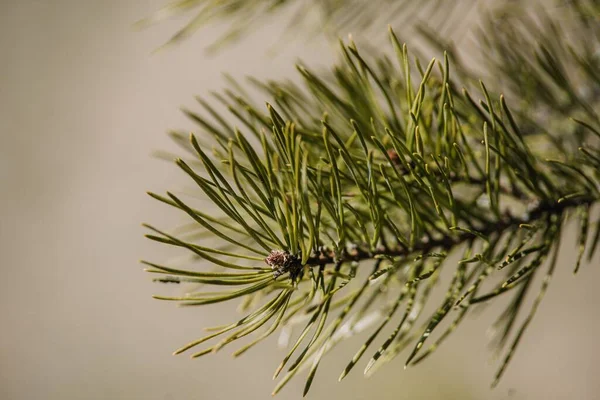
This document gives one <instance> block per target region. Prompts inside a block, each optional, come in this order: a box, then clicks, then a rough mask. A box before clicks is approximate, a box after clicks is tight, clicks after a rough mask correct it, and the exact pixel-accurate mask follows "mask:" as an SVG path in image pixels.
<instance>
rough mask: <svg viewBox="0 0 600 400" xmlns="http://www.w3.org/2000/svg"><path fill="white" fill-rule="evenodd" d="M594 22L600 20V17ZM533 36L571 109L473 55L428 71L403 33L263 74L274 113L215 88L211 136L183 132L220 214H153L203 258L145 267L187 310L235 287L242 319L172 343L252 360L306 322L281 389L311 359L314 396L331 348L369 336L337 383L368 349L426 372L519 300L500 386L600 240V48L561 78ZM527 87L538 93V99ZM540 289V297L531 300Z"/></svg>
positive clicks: (168, 235) (188, 200)
mask: <svg viewBox="0 0 600 400" xmlns="http://www.w3.org/2000/svg"><path fill="white" fill-rule="evenodd" d="M576 3H577V5H581V4H585V5H586V7H588V6H589V7H597V5H596V3H595V2H587V3H585V2H576ZM580 9H586V10H587V9H588V8H585V7H584V8H579V9H578V8H572V9H570V10H571V11H572V12H573V13H574V14H573V15H576V16H578V17H581V18H592V19H593V18H596V17H595V14H591V16H590V15H589V14H585V13H583V12H580V11H579V10H580ZM596 9H597V8H596ZM546 26H547V25H546ZM587 26H588V28H589V29H590V30H591V32H592V33H594V34H596V35H597V34H598V32H600V31H599V29H600V25H599V24H596V25H594V24H591V23H590V24H589V25H587ZM586 34H589V32H587V31H586ZM500 35H501V34H500ZM540 37H541V39H540ZM536 38H537V39H536V40H538V41H537V42H536V43H537V44H535V45H536V46H538V48H539V49H540V52H539V53H536V54H538V55H539V56H538V57H535V58H534V60H533V61H532V60H531V59H527V60H529V61H528V62H530V63H531V65H532V69H530V70H529V71H530V73H531V74H532V76H535V77H537V78H539V79H540V84H539V85H542V83H541V82H542V81H543V82H544V85H546V86H539V85H538V86H536V87H544V88H545V87H555V89H554V90H563V91H564V92H565V93H567V97H564V96H563V97H557V99H560V100H561V101H564V102H565V103H563V102H559V101H558V100H557V101H554V100H552V99H553V97H552V96H551V95H550V94H548V93H547V92H546V91H543V92H541V93H542V94H539V95H534V94H532V92H528V91H526V88H524V87H522V86H519V85H515V86H512V87H509V90H508V91H507V92H506V93H507V94H506V97H505V96H503V95H500V94H497V93H500V92H501V90H500V89H501V88H498V87H497V86H496V84H497V83H498V82H495V83H494V86H493V87H490V88H489V89H488V87H487V86H486V85H485V84H484V83H482V82H477V81H476V80H475V79H473V78H472V76H473V75H472V73H471V72H468V71H466V70H464V67H463V66H462V65H460V64H458V67H457V68H458V69H461V71H460V72H459V73H458V74H457V76H458V77H459V78H460V79H461V80H462V81H461V80H459V79H458V78H455V77H454V73H453V69H452V67H451V65H452V63H451V60H450V57H449V56H448V54H445V55H444V57H443V58H442V59H441V60H439V61H438V60H436V59H432V60H431V61H430V62H429V63H428V64H427V65H425V64H422V63H421V62H420V59H419V58H415V59H412V58H411V57H410V55H409V52H408V49H407V46H406V45H403V44H401V42H400V41H399V40H398V39H397V37H396V35H395V34H394V32H393V31H391V30H390V41H391V47H392V51H391V52H390V54H389V55H382V56H379V57H365V56H363V55H362V54H361V53H360V52H359V50H358V48H357V46H356V45H355V44H354V43H353V42H351V41H350V42H349V43H347V44H341V46H340V53H341V58H342V61H340V62H339V63H338V64H337V65H336V66H335V67H334V69H333V71H332V73H330V74H323V73H318V72H315V71H312V70H310V69H309V68H307V67H304V66H298V72H299V74H300V76H301V78H302V81H301V83H299V84H295V83H292V82H266V83H263V82H258V81H256V80H252V83H253V84H254V85H255V86H256V87H258V88H259V89H261V90H262V91H263V93H265V95H266V96H267V97H269V98H271V99H272V101H271V102H270V103H268V104H266V106H257V105H255V104H254V103H253V101H252V100H251V99H250V98H248V96H246V95H244V94H243V89H242V88H241V86H238V85H237V84H233V86H232V89H231V90H226V91H225V92H224V93H223V94H215V98H216V100H217V101H218V102H220V103H222V104H223V105H224V106H225V107H226V108H227V109H228V110H229V111H230V113H231V118H228V117H226V116H224V115H221V114H220V113H218V112H216V111H215V109H214V108H213V107H212V106H211V105H210V103H209V102H207V101H206V100H204V99H198V100H199V103H200V106H201V107H202V108H203V112H201V113H197V112H194V111H191V110H184V112H185V113H186V114H187V115H188V116H189V117H190V118H191V119H192V120H193V121H194V122H195V123H197V124H198V126H199V128H200V131H201V134H191V135H189V134H188V133H185V132H177V131H174V132H171V136H172V138H173V139H174V140H175V142H176V143H178V144H179V145H180V146H181V147H182V150H183V151H184V152H185V156H181V157H177V158H176V165H177V166H178V167H179V169H181V170H182V171H183V172H184V173H185V174H186V175H187V176H188V177H189V179H190V181H191V182H193V183H194V185H195V186H197V187H198V189H200V192H201V193H202V198H203V199H208V200H209V201H210V202H211V203H212V204H213V205H214V208H215V210H216V211H215V210H210V211H206V210H203V209H202V207H201V206H200V205H197V204H194V203H195V199H194V198H193V197H191V196H186V197H184V195H180V194H174V193H171V192H168V193H167V194H166V195H159V194H155V193H150V195H151V196H152V197H153V198H155V199H157V200H159V201H161V202H163V203H165V204H167V205H169V206H171V207H173V208H175V209H177V210H178V211H179V212H181V213H183V214H184V215H186V216H187V217H189V219H190V223H188V224H186V225H184V226H182V227H180V228H178V229H176V230H173V231H169V232H167V231H165V230H160V229H158V228H155V227H152V226H150V225H146V226H147V227H148V229H150V230H151V233H150V234H148V235H147V237H148V238H149V239H151V240H154V241H156V242H159V243H162V244H166V245H168V246H174V247H178V248H183V249H184V250H185V251H186V252H187V253H188V254H189V255H190V259H189V260H187V261H186V262H185V264H189V265H173V264H169V265H163V264H158V263H154V262H148V261H144V263H145V264H146V265H147V267H148V268H147V270H148V271H149V272H151V273H153V274H156V275H157V276H159V277H158V278H156V281H159V282H164V283H179V284H181V285H183V286H184V289H183V291H184V294H179V295H175V296H156V298H158V299H162V300H167V301H174V302H177V303H179V304H181V305H183V306H198V305H207V304H214V303H222V302H226V301H229V300H233V299H239V300H241V306H240V309H241V310H242V311H243V312H244V313H245V316H244V317H243V318H241V319H239V320H238V321H236V322H233V323H231V324H228V325H224V326H218V327H214V328H209V331H210V333H209V334H208V335H207V336H204V337H201V338H199V339H196V340H194V341H192V342H190V343H189V344H187V345H185V346H183V347H181V348H180V349H178V350H177V351H176V352H175V353H176V354H180V353H184V352H188V351H189V352H191V354H192V357H200V356H203V355H206V354H209V353H214V352H216V351H220V350H221V349H223V348H224V347H226V346H230V345H231V344H233V343H240V342H241V343H243V344H242V345H241V347H239V348H238V349H237V350H235V352H234V355H236V356H239V355H241V354H243V353H246V352H247V351H249V350H250V349H251V348H253V347H254V346H255V345H257V344H258V343H260V342H261V341H263V340H265V339H266V338H268V337H270V336H271V335H273V334H275V333H276V332H278V331H282V330H285V331H287V330H289V329H292V328H298V329H299V333H298V335H297V336H296V340H295V341H294V342H293V343H292V344H291V346H289V347H290V349H289V352H288V353H287V354H286V356H285V357H284V359H283V361H282V362H281V364H280V365H279V366H278V367H277V369H276V371H275V377H280V376H281V379H280V380H279V382H278V384H277V386H276V388H275V390H274V393H277V392H278V391H279V390H281V389H282V388H283V387H284V386H285V385H286V384H287V383H288V382H289V381H290V379H292V378H293V377H295V376H296V375H297V374H298V373H299V372H301V371H307V375H306V384H305V390H304V394H306V393H307V392H308V390H309V389H310V387H311V384H312V382H313V380H314V378H315V376H316V372H317V369H318V367H319V366H320V365H321V362H322V361H323V359H324V356H325V354H326V353H328V352H329V351H330V350H331V349H332V348H333V347H334V346H336V345H337V344H338V343H340V342H341V341H343V340H344V339H346V338H348V337H350V336H352V335H354V334H356V333H358V332H362V331H368V332H370V335H369V336H368V338H367V340H366V341H365V343H364V344H363V345H362V346H361V347H360V348H358V349H356V350H354V352H351V357H349V361H348V364H347V367H346V368H345V369H344V370H343V371H342V373H341V375H340V380H342V379H343V378H344V377H346V376H347V374H349V373H350V372H351V371H352V370H353V369H354V367H355V366H356V365H357V364H358V363H359V362H360V361H365V362H366V367H365V369H364V372H365V374H367V375H368V374H371V373H373V372H374V371H376V370H377V369H378V368H379V367H380V366H382V365H383V364H385V363H387V362H389V361H391V360H392V359H394V358H395V357H396V356H398V355H399V354H400V353H402V352H403V351H405V350H406V351H407V352H408V355H407V357H406V359H405V366H412V365H415V364H418V363H420V362H421V361H422V360H424V359H425V358H427V357H428V356H430V355H431V354H432V353H434V352H435V350H436V349H437V348H438V347H439V345H440V344H442V342H444V341H445V340H446V339H447V338H448V337H449V335H450V334H451V333H453V332H454V331H455V330H456V328H457V327H458V326H459V325H460V323H461V322H462V321H464V319H465V317H466V316H467V315H468V314H469V312H470V311H472V310H473V309H474V308H475V307H476V306H477V305H478V304H481V303H485V302H491V301H494V300H496V299H498V298H502V297H504V298H506V297H509V298H510V302H509V305H508V306H507V308H506V310H505V311H504V312H503V313H502V314H501V315H500V316H499V318H498V321H497V322H496V324H495V325H494V327H495V328H496V334H497V336H496V340H495V343H496V345H497V346H498V349H499V350H503V351H504V352H505V356H504V358H503V359H502V361H501V362H500V365H499V367H498V372H497V374H496V376H495V378H494V381H493V384H494V385H495V384H496V383H497V382H498V381H499V380H500V378H501V377H502V375H503V373H504V371H505V369H506V367H507V365H508V364H509V362H510V360H511V359H512V357H513V355H514V352H515V350H516V348H517V346H518V344H519V341H520V339H521V338H522V336H523V333H524V332H525V330H526V329H527V327H528V326H529V324H530V322H531V320H532V318H533V316H534V314H535V312H536V311H537V309H538V307H539V304H540V302H541V300H542V299H543V297H544V294H545V293H546V290H547V289H548V286H549V284H550V280H551V277H552V275H553V273H554V272H555V270H556V268H558V267H571V268H572V269H573V271H574V272H575V273H577V272H578V271H579V270H580V266H581V264H582V262H583V261H584V260H588V261H589V260H591V259H592V258H593V257H594V254H595V251H596V250H597V248H598V246H599V242H600V221H599V220H598V218H597V217H596V218H594V217H593V216H594V215H595V213H594V212H593V211H594V207H595V206H596V204H597V203H598V201H600V191H599V183H600V148H598V142H599V139H600V121H599V119H598V114H597V111H596V110H597V109H598V96H595V95H591V94H590V95H586V96H582V95H580V94H578V92H577V88H578V87H581V86H580V85H584V86H585V87H586V88H587V90H589V91H590V92H589V93H592V94H593V93H598V91H599V89H600V79H599V77H598V75H597V74H596V73H595V71H597V70H598V69H597V68H595V67H594V66H598V63H599V62H600V61H599V60H598V57H597V55H594V54H595V53H594V51H597V49H594V48H593V47H591V46H588V45H587V44H586V45H584V46H580V47H574V46H571V52H572V54H575V55H577V57H574V58H573V59H571V60H570V61H569V62H572V63H573V65H571V67H570V68H569V71H570V73H575V74H577V76H578V79H579V81H578V82H577V84H575V83H573V82H574V81H573V80H572V78H571V74H562V73H559V72H560V68H558V66H557V64H556V62H554V61H553V60H555V59H558V58H556V57H555V56H554V54H556V53H555V51H556V50H552V49H553V48H554V47H553V48H551V47H549V46H546V45H545V44H544V43H545V41H546V40H550V39H551V38H554V39H555V40H556V39H557V38H556V37H551V36H548V37H544V36H543V35H542V36H536ZM503 40H505V39H498V40H495V42H493V43H496V44H495V45H494V44H493V43H492V42H491V41H490V42H488V43H492V44H491V45H493V46H497V47H495V49H496V50H497V49H499V48H500V49H503V51H505V52H508V51H511V52H513V51H514V52H519V54H520V56H518V57H517V56H515V57H516V58H513V59H512V60H516V61H517V62H515V63H511V62H510V61H506V63H505V64H503V65H504V67H505V68H506V69H505V71H506V73H505V75H502V76H503V78H504V79H511V74H512V73H513V72H511V71H514V69H515V68H517V67H518V65H517V64H519V63H522V62H524V58H519V57H525V54H526V50H525V49H521V48H519V47H518V46H517V47H515V48H514V49H509V48H508V47H507V46H505V43H506V42H505V41H503ZM565 40H570V39H565ZM571 43H572V42H571ZM522 46H534V44H532V43H526V42H525V44H523V45H522ZM490 57H491V56H490ZM490 61H493V60H490ZM533 71H537V72H535V73H534V72H533ZM542 78H543V79H542ZM512 79H514V82H517V80H518V79H525V78H523V76H518V77H513V78H512ZM532 79H533V78H532ZM500 83H503V81H502V80H500ZM523 95H527V96H530V97H528V98H527V102H528V103H527V104H526V106H527V107H525V106H523V104H524V103H520V102H521V101H522V100H523V99H522V98H521V97H520V96H523ZM568 95H572V96H573V97H571V98H569V97H568ZM478 97H479V98H480V100H479V101H476V98H478ZM565 98H566V99H567V100H564V99H565ZM513 101H514V102H517V103H518V104H519V106H518V107H516V109H517V110H516V111H515V107H512V106H511V103H512V102H513ZM567 103H568V105H569V106H568V107H567V106H565V104H567ZM543 112H548V113H549V115H551V118H546V119H544V118H541V117H540V116H541V115H543ZM162 156H163V157H165V158H169V159H172V158H173V155H171V154H167V153H162ZM572 222H576V223H577V224H578V234H577V243H578V244H577V246H578V255H577V258H576V260H574V262H573V265H571V266H562V265H558V262H557V259H558V258H557V257H558V252H559V246H560V242H561V238H562V237H563V236H564V235H565V234H564V232H565V230H566V229H567V227H568V226H569V225H570V224H571V223H572ZM174 264H176V263H174ZM210 264H213V265H214V268H212V269H211V268H207V266H208V265H210ZM443 270H451V272H452V274H453V276H452V279H451V280H450V281H449V282H447V284H446V287H445V298H444V299H443V300H442V302H441V303H440V304H439V305H438V308H437V310H436V311H435V312H434V313H433V314H431V315H423V310H424V307H425V305H426V304H427V302H428V300H429V299H430V296H431V294H432V293H433V292H435V291H436V290H439V289H436V283H440V273H441V271H443ZM538 276H540V277H541V278H542V281H541V284H540V283H536V282H537V280H536V278H537V277H538ZM205 286H215V287H218V286H224V287H230V288H227V289H226V290H222V291H216V292H215V291H209V290H206V289H205ZM536 287H537V289H536ZM527 296H535V299H534V302H533V305H532V306H531V308H530V309H529V310H528V311H527V310H524V300H525V298H526V297H527ZM523 313H526V314H525V317H524V320H523V321H521V322H520V326H519V325H518V324H517V322H518V317H519V314H523ZM386 328H387V329H388V330H389V333H388V335H387V337H381V336H383V331H384V330H386ZM438 331H439V332H438ZM434 334H435V335H437V337H436V338H435V339H434V338H430V336H433V335H434ZM244 338H246V340H244ZM210 341H213V344H211V345H207V346H206V347H201V346H202V345H204V344H205V343H208V342H210ZM199 348H200V349H199ZM198 349H199V350H198ZM367 352H368V353H367ZM369 355H370V358H369V357H368V356H369Z"/></svg>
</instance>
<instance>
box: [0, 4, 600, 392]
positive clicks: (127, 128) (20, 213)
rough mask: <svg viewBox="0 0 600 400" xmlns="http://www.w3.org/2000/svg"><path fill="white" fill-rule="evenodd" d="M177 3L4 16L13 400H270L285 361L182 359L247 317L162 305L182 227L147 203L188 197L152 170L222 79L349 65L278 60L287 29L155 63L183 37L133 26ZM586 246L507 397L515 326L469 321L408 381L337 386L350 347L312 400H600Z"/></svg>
mask: <svg viewBox="0 0 600 400" xmlns="http://www.w3.org/2000/svg"><path fill="white" fill-rule="evenodd" d="M162 3H163V0H120V1H114V0H111V1H109V0H105V1H76V0H53V1H43V0H40V1H34V0H0V399H2V400H4V399H7V400H8V399H147V400H153V399H178V400H179V399H209V400H212V399H248V400H250V399H266V398H269V397H270V393H271V390H272V388H273V386H274V383H273V382H272V381H271V379H270V377H271V375H272V373H273V371H274V368H275V367H276V366H277V364H278V363H279V361H280V359H281V357H282V356H283V351H282V350H280V349H277V348H276V346H275V342H274V341H273V340H271V341H269V342H267V343H264V344H263V345H261V346H258V347H257V348H255V349H253V350H252V351H250V352H248V353H247V354H246V355H245V356H243V357H242V358H240V359H238V360H233V359H232V358H231V357H230V354H229V352H228V351H223V352H222V353H219V354H217V355H210V356H205V357H203V358H201V359H199V360H190V359H189V358H187V357H185V356H179V357H173V356H171V352H172V351H173V350H174V349H175V348H177V347H179V345H181V344H183V343H186V342H188V341H189V340H191V339H193V338H195V337H197V336H199V335H201V333H202V332H201V329H202V328H203V327H205V326H210V325H215V324H221V323H225V322H229V321H231V320H232V319H233V318H234V317H235V310H234V308H233V307H229V306H219V305H215V306H208V307H204V308H196V309H179V308H176V307H174V305H173V304H172V303H164V302H160V301H157V300H153V299H152V298H151V297H150V296H151V294H153V293H157V292H160V290H161V287H160V286H158V285H156V284H153V283H152V282H151V279H150V277H149V276H148V275H147V274H145V273H144V272H143V271H142V267H141V265H140V264H138V259H140V258H145V259H154V260H157V261H158V260H161V259H163V258H164V257H165V256H166V255H165V254H164V253H163V251H164V249H163V248H161V247H160V246H157V245H156V244H153V243H151V242H149V241H147V240H145V239H144V238H143V234H144V230H143V228H142V227H141V226H140V223H141V222H152V223H153V224H155V225H156V226H162V227H169V226H173V225H175V223H176V222H177V218H176V217H175V216H174V214H172V213H169V212H168V210H167V209H166V207H164V206H162V205H160V204H158V203H157V202H155V201H153V200H152V199H150V198H149V197H147V196H146V195H145V191H146V190H153V191H158V192H160V191H164V190H167V189H171V190H178V189H179V188H180V187H182V185H183V184H184V183H183V182H184V181H185V179H184V177H183V176H182V174H181V173H180V172H178V170H177V168H176V167H174V166H173V165H171V164H169V163H166V162H164V161H160V160H157V159H155V158H152V156H151V154H152V152H153V151H154V150H159V149H173V148H174V146H173V144H172V143H170V141H169V139H168V137H167V135H166V134H165V132H166V131H167V130H168V129H170V128H193V126H192V125H191V124H190V123H189V122H188V121H187V120H186V119H185V118H184V117H183V115H182V114H181V113H180V112H179V109H178V108H179V106H180V105H188V106H193V104H194V99H193V96H194V95H201V96H203V95H206V94H207V93H208V92H209V91H210V90H218V89H219V88H221V87H222V86H224V80H223V78H222V72H227V73H230V74H231V75H233V76H234V77H237V78H241V77H243V76H245V75H251V76H255V77H259V78H281V77H288V76H292V75H294V65H293V64H294V62H295V61H296V59H297V58H300V59H302V60H303V61H304V62H305V63H306V64H309V65H311V66H325V65H328V64H329V63H330V62H331V61H332V60H333V59H334V56H333V54H334V50H333V47H332V46H331V45H330V44H328V43H329V42H327V41H326V40H324V39H323V38H322V37H320V36H317V37H315V38H313V39H312V40H310V41H307V42H303V41H302V40H299V39H296V40H294V42H293V43H292V44H291V45H289V46H278V47H276V51H275V52H273V51H272V52H271V53H269V54H268V51H267V50H269V48H270V47H269V46H271V45H273V44H274V43H275V42H276V37H277V36H278V35H279V33H280V32H281V31H282V30H283V28H284V26H283V24H284V23H285V22H284V21H283V20H282V21H272V22H269V23H266V24H265V25H264V26H262V27H261V29H260V30H259V31H258V32H255V33H252V34H249V35H248V37H246V38H244V40H243V41H242V42H240V43H237V44H235V45H232V46H230V47H228V48H227V49H225V50H224V51H222V52H220V53H219V54H218V55H216V56H214V57H207V56H206V54H205V53H204V52H203V50H202V49H203V48H204V46H205V45H206V44H207V43H210V42H211V41H212V40H214V39H215V38H216V37H217V35H218V34H219V33H220V32H222V31H223V29H222V27H220V26H215V27H213V28H210V29H208V30H204V31H202V33H201V34H198V35H195V36H194V37H192V38H191V39H189V40H187V41H186V42H184V43H182V44H181V45H179V46H175V47H172V48H170V49H167V50H165V51H162V52H158V53H156V54H152V51H153V50H155V49H156V48H157V47H158V46H159V45H160V44H162V43H163V42H164V41H165V40H166V39H167V38H168V37H169V36H170V34H172V33H173V32H174V30H175V29H176V28H177V27H179V26H180V25H181V22H182V21H181V20H177V19H175V20H173V21H170V22H167V23H164V24H161V25H159V26H156V27H153V28H152V29H149V30H145V31H142V32H136V31H134V30H133V29H132V24H133V23H134V22H135V21H136V20H138V19H139V18H141V17H144V16H147V15H148V14H150V13H151V12H152V11H154V10H156V9H157V8H158V7H159V6H161V5H162ZM382 29H383V28H382ZM359 34H360V32H358V33H356V32H354V35H355V36H359ZM408 40H410V38H408ZM271 50H272V49H271ZM260 100H262V99H260ZM264 100H267V99H264ZM573 241H574V240H573V238H571V237H567V238H565V240H564V245H565V251H563V252H562V256H561V268H560V269H559V271H558V272H557V273H556V275H555V277H554V282H553V284H552V285H551V287H550V290H549V292H548V294H547V296H546V299H545V301H544V302H543V303H542V306H541V308H540V310H539V312H538V314H537V316H536V317H535V319H534V322H533V324H532V325H531V326H530V328H529V330H528V333H527V335H526V337H525V338H524V340H523V341H522V343H521V345H520V348H519V351H518V352H517V354H516V356H515V357H514V360H513V362H512V364H511V366H510V367H509V369H508V371H507V373H506V375H505V377H504V379H503V380H502V382H501V383H500V385H499V386H498V387H497V388H496V389H495V390H490V389H489V385H490V383H491V381H492V377H493V374H494V372H495V369H496V367H497V365H498V364H497V362H495V363H494V362H492V361H493V360H491V354H492V353H491V352H490V351H489V349H488V347H487V343H488V342H487V341H488V338H487V337H486V335H485V333H486V330H487V328H488V326H489V325H490V324H491V323H492V322H493V320H494V317H495V316H496V315H497V311H498V310H499V309H497V310H496V312H492V311H493V310H486V311H490V312H482V313H480V315H479V316H478V317H477V318H469V320H468V321H466V323H464V324H463V326H462V327H461V328H460V329H459V330H458V331H457V332H456V334H455V335H454V336H453V337H452V338H451V339H449V340H448V342H447V343H446V345H445V346H442V347H441V348H440V349H439V350H438V351H437V353H436V354H435V355H434V356H432V357H431V358H430V359H429V360H428V361H427V362H425V363H423V364H421V365H420V366H419V367H417V368H412V369H408V370H403V368H402V366H403V359H402V358H398V359H397V360H395V362H392V363H390V364H388V365H387V366H386V367H384V368H382V369H381V370H380V371H379V372H378V373H377V374H376V375H375V376H373V377H372V378H370V379H365V378H363V377H362V375H361V373H360V370H361V369H362V368H361V367H358V368H356V370H355V371H353V372H352V374H351V375H350V376H349V377H348V378H346V380H345V381H344V382H343V383H337V376H338V375H339V372H340V371H341V370H342V368H343V367H344V366H345V365H346V363H347V361H348V359H349V357H350V356H351V354H353V353H354V351H355V349H357V348H358V346H359V345H360V343H361V338H357V339H356V340H354V339H353V340H350V341H349V342H348V343H347V344H345V345H342V346H339V348H337V349H336V351H334V352H333V353H332V355H331V356H329V357H328V358H326V359H325V361H324V362H323V363H322V365H321V368H320V373H319V375H318V376H317V379H316V381H315V383H314V385H313V388H312V389H311V393H310V394H309V398H312V399H332V398H333V399H348V400H351V399H590V400H591V399H597V398H599V397H600V381H599V379H598V375H599V373H600V366H599V364H598V359H599V355H600V345H599V344H598V337H600V318H598V305H600V290H598V289H597V288H598V283H599V282H600V268H598V264H599V263H598V262H597V261H598V259H596V260H595V262H594V263H592V264H590V265H585V266H584V267H583V268H582V269H581V272H580V274H579V275H578V276H577V277H573V275H572V273H571V271H572V262H573V258H574V254H573V253H572V249H573V248H574V243H573ZM363 340H364V338H363ZM496 361H497V360H496ZM303 385H304V380H303V379H295V380H294V381H292V382H291V384H289V386H288V387H287V388H286V389H284V391H283V392H282V393H280V394H279V395H278V398H280V399H297V398H300V396H301V391H302V387H303Z"/></svg>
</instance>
